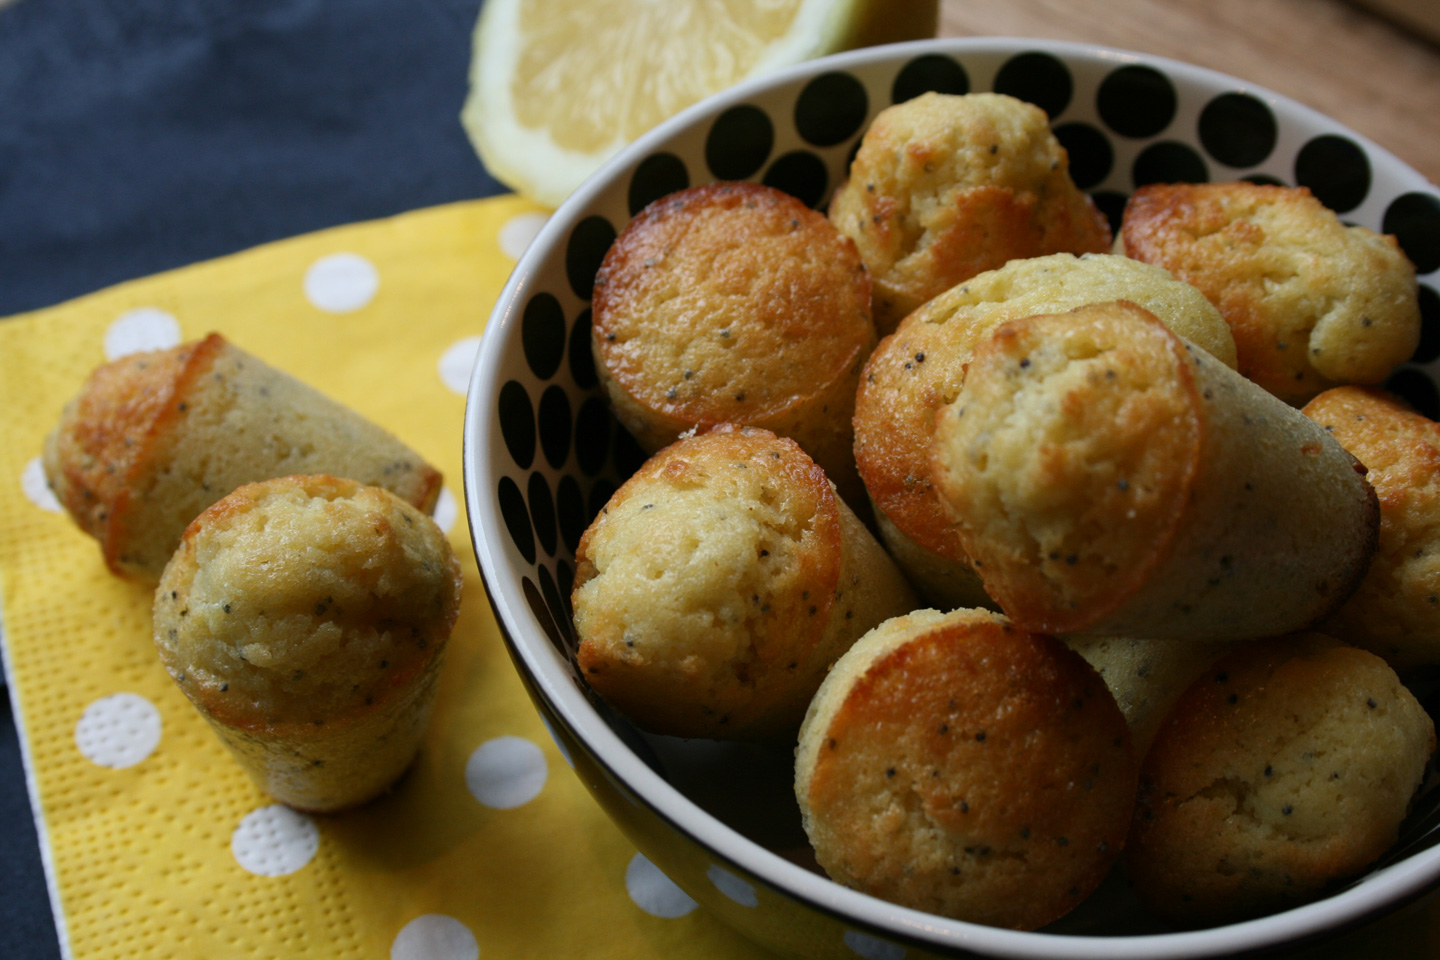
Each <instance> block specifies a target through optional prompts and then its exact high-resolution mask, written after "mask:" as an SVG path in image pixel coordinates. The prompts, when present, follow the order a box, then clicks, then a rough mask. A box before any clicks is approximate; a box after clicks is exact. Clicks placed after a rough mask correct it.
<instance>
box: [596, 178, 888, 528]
mask: <svg viewBox="0 0 1440 960" xmlns="http://www.w3.org/2000/svg"><path fill="white" fill-rule="evenodd" d="M593 311H594V327H593V330H594V333H593V338H592V345H593V348H594V352H595V362H596V368H597V370H598V371H599V374H600V380H601V383H602V384H603V385H604V387H605V393H606V395H607V397H608V398H609V400H610V404H611V407H612V409H613V410H614V412H615V416H616V418H617V419H619V421H620V422H621V423H622V424H623V425H624V426H625V428H626V429H627V430H629V431H630V433H631V434H632V435H634V437H635V439H636V441H637V442H638V443H639V444H640V446H641V447H642V448H643V449H644V450H645V451H647V452H649V453H654V452H655V451H657V450H659V449H660V448H661V447H664V446H665V445H666V444H669V443H672V442H673V441H675V440H676V439H677V438H678V437H679V436H680V435H681V434H683V433H685V432H686V431H688V430H691V429H694V428H695V427H697V426H698V427H706V426H712V425H714V424H717V423H727V422H733V423H744V424H749V425H752V426H758V427H763V428H765V429H767V430H770V431H772V432H774V433H778V434H780V435H781V436H788V437H791V438H793V439H794V440H796V441H797V442H798V443H799V444H800V446H801V447H803V448H804V449H805V451H806V452H807V453H808V454H810V456H812V457H814V458H815V461H816V462H817V463H819V464H820V466H821V467H822V468H823V469H824V470H825V472H826V474H828V475H829V476H830V478H831V479H832V480H834V481H835V483H836V484H837V485H838V486H839V487H840V491H841V493H842V494H844V495H846V496H847V497H851V498H853V499H852V503H858V502H860V499H859V498H862V497H863V492H862V491H861V489H860V482H859V478H858V477H857V476H856V474H855V464H854V457H853V456H852V455H851V452H850V447H851V442H852V436H853V434H852V431H851V426H850V416H851V413H852V412H853V411H854V408H855V386H856V384H857V383H858V382H859V376H860V365H861V364H863V363H864V362H865V358H866V357H867V356H869V354H870V351H871V349H873V348H874V346H875V326H874V324H873V323H872V322H871V319H870V276H869V274H868V273H866V271H865V267H864V265H863V264H862V263H861V262H860V255H859V254H858V253H857V252H856V251H855V245H854V244H853V243H851V242H850V240H849V239H847V238H846V237H843V236H841V234H840V232H839V231H837V230H836V229H835V228H834V227H832V226H831V225H830V223H829V221H827V220H826V219H825V218H824V217H823V216H821V215H820V214H818V213H816V212H815V211H813V210H811V209H810V208H809V207H807V206H805V204H803V203H801V202H800V201H799V200H797V199H795V198H794V197H792V196H790V195H789V194H786V193H782V192H781V191H779V190H775V189H772V188H770V187H766V186H762V185H760V184H754V183H715V184H708V185H706V186H700V187H692V188H690V189H688V190H682V191H680V192H679V193H675V194H671V195H670V196H668V197H664V198H661V199H660V200H657V201H655V202H654V203H652V204H651V205H650V206H648V207H646V208H645V209H644V210H643V211H642V212H641V213H640V215H639V216H637V217H636V218H635V219H633V220H631V221H630V223H629V224H628V225H627V226H626V227H625V229H624V230H622V231H621V232H620V236H619V237H618V238H617V239H616V240H615V243H614V244H613V245H612V246H611V248H610V250H609V252H608V253H607V254H606V255H605V259H604V261H603V263H602V264H601V267H600V271H599V273H598V274H597V275H596V277H595V293H594V301H593Z"/></svg>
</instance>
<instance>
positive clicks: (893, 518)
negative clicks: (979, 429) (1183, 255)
mask: <svg viewBox="0 0 1440 960" xmlns="http://www.w3.org/2000/svg"><path fill="white" fill-rule="evenodd" d="M1121 299H1124V300H1132V301H1134V302H1136V303H1139V304H1140V305H1141V306H1143V307H1145V308H1146V309H1147V310H1150V311H1151V312H1152V313H1154V314H1155V315H1156V316H1158V317H1159V318H1160V319H1161V320H1162V321H1164V323H1165V324H1166V325H1167V326H1169V327H1170V328H1171V329H1172V330H1174V331H1175V332H1176V333H1178V334H1180V335H1181V336H1183V337H1185V338H1186V339H1187V340H1189V341H1190V342H1192V343H1194V344H1197V345H1198V346H1200V347H1203V348H1204V349H1205V350H1207V351H1209V352H1210V353H1211V354H1213V355H1214V356H1215V357H1216V358H1218V359H1219V360H1220V361H1221V362H1223V363H1226V364H1229V365H1230V366H1234V364H1235V344H1234V342H1233V341H1232V340H1231V337H1230V331H1229V329H1228V328H1227V327H1226V326H1225V321H1224V319H1223V318H1221V316H1220V314H1219V312H1218V311H1217V310H1216V309H1215V308H1214V307H1213V306H1211V305H1210V303H1209V301H1207V300H1206V299H1205V297H1204V296H1203V295H1202V294H1201V293H1200V291H1198V290H1196V289H1195V288H1194V287H1192V286H1190V285H1189V284H1187V283H1181V282H1180V281H1178V280H1176V279H1174V278H1173V277H1171V276H1170V274H1168V273H1166V272H1165V271H1164V270H1162V269H1160V268H1159V267H1152V266H1149V265H1148V264H1143V263H1140V262H1138V261H1135V260H1128V259H1126V258H1124V257H1118V256H1110V255H1108V254H1090V255H1086V256H1082V257H1074V256H1071V255H1069V254H1055V255H1052V256H1048V257H1037V258H1034V259H1030V260H1017V261H1015V262H1013V263H1010V264H1007V265H1006V266H1004V267H1002V268H1001V269H999V270H992V271H990V272H988V273H984V274H981V275H980V276H977V277H975V278H973V279H971V280H969V281H967V282H966V283H964V284H961V285H960V286H958V287H955V288H954V289H952V290H950V291H948V292H947V293H944V294H942V295H941V296H939V297H937V298H935V299H934V300H932V301H930V302H929V303H928V304H926V305H925V306H924V307H923V308H921V309H920V310H918V311H916V312H915V313H914V314H913V315H912V316H910V317H909V318H907V319H906V320H905V322H904V323H902V324H901V325H900V327H899V329H897V330H896V331H895V333H893V334H892V335H890V336H888V337H886V338H885V339H884V340H882V341H881V342H880V345H879V346H878V347H877V348H876V349H875V352H874V353H873V354H872V355H871V357H870V360H869V361H868V362H867V364H866V366H865V371H864V375H863V376H862V378H861V382H860V389H859V392H858V394H857V396H856V401H855V459H856V462H857V465H858V467H859V470H860V476H861V477H862V478H863V479H864V482H865V487H866V490H867V491H868V492H869V495H870V498H871V500H872V501H873V503H874V506H875V513H876V520H877V523H878V527H879V530H880V534H881V537H882V539H883V540H884V542H885V545H886V546H887V547H888V548H889V549H890V552H891V555H892V556H894V557H895V558H896V560H897V561H898V562H899V563H900V566H901V569H903V570H904V571H905V572H906V574H907V575H909V577H910V578H911V580H912V581H913V582H914V583H915V584H916V585H917V586H918V587H919V588H920V589H921V591H922V593H923V594H924V595H925V596H926V598H927V599H928V600H929V601H930V602H931V603H934V604H935V605H937V606H940V607H944V608H947V609H948V608H950V607H957V606H989V605H990V604H991V601H990V600H989V598H988V597H987V596H986V595H985V593H984V591H983V590H982V589H981V586H980V581H979V579H978V578H977V577H976V576H975V574H974V573H973V572H972V571H971V569H970V566H969V563H968V561H967V559H966V557H965V554H964V550H963V549H962V548H961V546H960V541H959V537H958V536H957V535H956V533H955V531H954V528H953V527H952V525H951V523H950V518H949V514H948V513H947V512H946V510H945V509H944V507H943V506H942V505H941V503H940V501H939V499H938V497H937V496H936V495H935V491H934V488H933V486H932V485H931V483H930V467H929V449H930V442H931V438H932V436H933V435H934V432H935V411H936V410H937V409H939V408H940V407H941V406H943V405H944V404H946V403H948V402H950V401H951V400H953V399H954V397H955V394H956V393H957V392H958V391H959V390H960V384H961V383H962V382H963V381H964V378H965V364H966V363H967V362H968V361H969V359H970V351H971V349H972V348H973V347H974V346H975V344H977V343H979V342H980V341H981V340H983V339H984V338H985V337H986V336H987V335H989V333H990V332H991V331H992V330H994V329H995V328H996V327H997V326H999V325H1000V324H1001V323H1003V322H1005V321H1006V320H1012V319H1016V318H1019V317H1028V316H1031V315H1033V314H1037V313H1058V312H1061V311H1065V310H1070V309H1072V308H1074V307H1080V306H1084V305H1085V304H1088V303H1100V302H1105V301H1110V300H1121Z"/></svg>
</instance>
